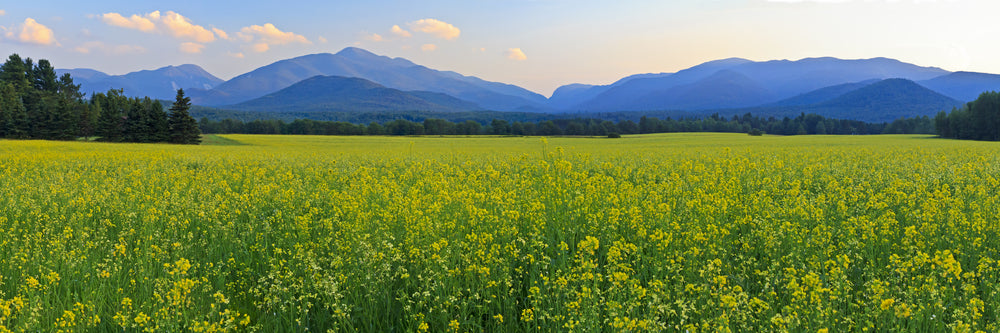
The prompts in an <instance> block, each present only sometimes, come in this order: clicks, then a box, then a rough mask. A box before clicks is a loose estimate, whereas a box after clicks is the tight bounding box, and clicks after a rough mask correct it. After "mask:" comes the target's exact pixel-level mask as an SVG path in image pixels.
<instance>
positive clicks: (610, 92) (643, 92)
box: [568, 58, 751, 111]
mask: <svg viewBox="0 0 1000 333" xmlns="http://www.w3.org/2000/svg"><path fill="white" fill-rule="evenodd" d="M750 62H751V61H750V60H746V59H740V58H729V59H723V60H716V61H709V62H706V63H703V64H701V65H697V66H694V67H691V68H688V69H685V70H682V71H679V72H677V73H674V74H672V75H665V76H632V77H633V78H632V79H629V80H627V81H625V82H621V81H619V82H621V83H620V84H618V85H612V87H609V88H608V89H607V90H606V91H604V92H601V93H600V94H598V95H597V96H595V97H593V98H591V99H589V100H584V101H582V102H580V103H577V104H575V106H573V107H570V108H568V110H570V111H616V110H625V109H628V107H626V105H628V104H630V103H633V102H634V101H635V100H637V99H639V98H647V99H648V98H651V97H649V95H651V94H654V93H657V92H664V91H667V90H670V89H671V88H674V87H677V86H680V85H684V84H690V83H694V82H696V81H698V80H702V79H705V78H707V77H709V76H711V75H712V74H715V73H716V72H718V71H720V70H724V69H728V68H732V67H734V66H738V65H741V64H746V63H750ZM635 111H640V110H635Z"/></svg>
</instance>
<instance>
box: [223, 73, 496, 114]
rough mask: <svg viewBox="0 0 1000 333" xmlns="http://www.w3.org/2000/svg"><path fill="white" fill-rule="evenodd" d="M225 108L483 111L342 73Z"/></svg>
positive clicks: (439, 95)
mask: <svg viewBox="0 0 1000 333" xmlns="http://www.w3.org/2000/svg"><path fill="white" fill-rule="evenodd" d="M225 108H226V109H230V110H237V111H270V112H324V111H326V112H341V111H356V112H376V111H434V112H459V111H470V110H481V108H480V107H479V106H477V105H475V104H474V103H471V102H467V101H463V100H460V99H458V98H455V97H451V96H449V95H446V94H442V93H435V92H426V91H411V92H404V91H401V90H398V89H392V88H387V87H385V86H382V85H380V84H378V83H375V82H372V81H369V80H365V79H362V78H348V77H341V76H314V77H312V78H309V79H305V80H302V81H300V82H298V83H295V84H293V85H291V86H289V87H287V88H284V89H282V90H279V91H277V92H274V93H271V94H268V95H266V96H263V97H259V98H256V99H253V100H250V101H246V102H243V103H239V104H236V105H230V106H227V107H225Z"/></svg>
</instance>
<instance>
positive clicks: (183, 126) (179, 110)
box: [170, 89, 201, 145]
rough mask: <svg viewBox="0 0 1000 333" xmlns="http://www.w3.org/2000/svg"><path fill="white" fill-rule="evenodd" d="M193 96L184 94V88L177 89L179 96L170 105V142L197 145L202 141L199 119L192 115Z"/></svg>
mask: <svg viewBox="0 0 1000 333" xmlns="http://www.w3.org/2000/svg"><path fill="white" fill-rule="evenodd" d="M190 109H191V98H189V97H185V96H184V89H177V98H176V100H175V101H174V104H173V105H172V106H171V107H170V142H171V143H179V144H190V145H196V144H199V143H201V130H200V129H198V121H197V120H195V119H194V117H191V114H190V113H188V110H190Z"/></svg>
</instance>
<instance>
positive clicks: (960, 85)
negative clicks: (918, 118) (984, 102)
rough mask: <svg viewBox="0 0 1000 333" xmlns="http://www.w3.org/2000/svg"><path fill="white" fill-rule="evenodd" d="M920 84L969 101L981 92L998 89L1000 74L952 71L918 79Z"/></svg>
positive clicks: (999, 86)
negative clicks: (923, 79) (930, 77)
mask: <svg viewBox="0 0 1000 333" xmlns="http://www.w3.org/2000/svg"><path fill="white" fill-rule="evenodd" d="M920 84H921V85H923V86H925V87H927V88H931V89H933V90H934V91H937V92H939V93H942V94H944V95H946V96H948V97H951V98H954V99H957V100H959V101H963V102H971V101H974V100H976V98H978V97H979V94H982V93H983V92H987V91H1000V75H996V74H986V73H973V72H954V73H951V74H948V75H942V76H939V77H936V78H933V79H930V80H925V81H920Z"/></svg>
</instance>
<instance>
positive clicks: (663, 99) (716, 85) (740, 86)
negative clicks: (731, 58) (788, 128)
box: [623, 70, 774, 110]
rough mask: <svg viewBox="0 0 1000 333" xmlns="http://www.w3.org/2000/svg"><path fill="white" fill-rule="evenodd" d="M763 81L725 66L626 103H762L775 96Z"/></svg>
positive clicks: (648, 106) (634, 106) (645, 106)
mask: <svg viewBox="0 0 1000 333" xmlns="http://www.w3.org/2000/svg"><path fill="white" fill-rule="evenodd" d="M773 95H774V94H773V93H772V92H770V91H768V89H767V88H765V87H764V86H763V85H762V84H761V83H760V82H757V81H754V80H753V79H750V78H749V77H747V76H746V75H743V74H741V73H739V72H736V71H732V70H721V71H718V72H716V73H715V74H712V75H711V76H709V77H706V78H704V79H701V80H698V81H696V82H694V83H691V84H688V85H683V86H678V87H675V88H673V89H669V90H667V91H661V92H654V93H650V94H648V95H646V96H643V97H641V98H638V99H636V100H635V101H634V102H631V103H628V104H626V106H625V107H623V109H625V110H670V109H679V110H704V109H718V108H740V107H750V106H756V105H760V104H763V103H766V102H769V101H771V100H772V99H773Z"/></svg>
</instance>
